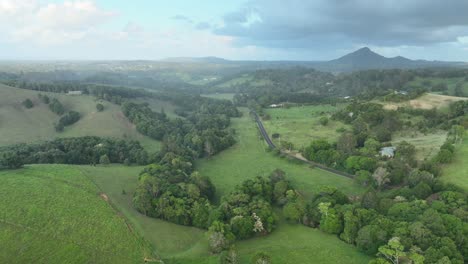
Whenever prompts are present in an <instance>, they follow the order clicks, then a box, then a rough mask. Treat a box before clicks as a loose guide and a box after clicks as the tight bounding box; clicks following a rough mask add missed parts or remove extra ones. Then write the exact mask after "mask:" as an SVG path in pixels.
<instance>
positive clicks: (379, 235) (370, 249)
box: [356, 225, 387, 255]
mask: <svg viewBox="0 0 468 264" xmlns="http://www.w3.org/2000/svg"><path fill="white" fill-rule="evenodd" d="M386 241H387V232H386V231H385V230H384V229H382V228H381V227H380V226H378V225H366V226H364V227H363V228H361V229H360V230H359V232H358V236H357V238H356V246H357V247H358V248H359V249H360V250H362V251H364V252H365V253H367V254H369V255H374V254H375V253H377V250H378V248H379V247H380V246H382V245H384V244H385V242H386Z"/></svg>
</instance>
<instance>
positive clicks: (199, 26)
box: [195, 22, 212, 30]
mask: <svg viewBox="0 0 468 264" xmlns="http://www.w3.org/2000/svg"><path fill="white" fill-rule="evenodd" d="M211 27H212V26H211V24H210V23H208V22H199V23H197V24H196V25H195V28H196V29H199V30H205V29H210V28H211Z"/></svg>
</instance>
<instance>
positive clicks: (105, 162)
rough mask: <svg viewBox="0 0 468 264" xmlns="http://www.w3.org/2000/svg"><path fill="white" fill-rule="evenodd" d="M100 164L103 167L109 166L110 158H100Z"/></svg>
mask: <svg viewBox="0 0 468 264" xmlns="http://www.w3.org/2000/svg"><path fill="white" fill-rule="evenodd" d="M99 163H100V164H102V165H108V164H109V163H110V160H109V157H108V156H107V155H105V154H104V155H102V156H101V157H100V158H99Z"/></svg>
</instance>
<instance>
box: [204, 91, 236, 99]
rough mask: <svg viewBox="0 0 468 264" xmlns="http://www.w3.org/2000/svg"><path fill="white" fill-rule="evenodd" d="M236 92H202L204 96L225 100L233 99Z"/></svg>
mask: <svg viewBox="0 0 468 264" xmlns="http://www.w3.org/2000/svg"><path fill="white" fill-rule="evenodd" d="M234 95H235V93H210V94H202V96H205V97H209V98H214V99H224V100H232V99H233V98H234Z"/></svg>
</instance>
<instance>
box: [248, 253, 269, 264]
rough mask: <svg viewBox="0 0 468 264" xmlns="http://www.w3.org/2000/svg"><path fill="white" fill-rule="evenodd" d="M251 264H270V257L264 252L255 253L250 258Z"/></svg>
mask: <svg viewBox="0 0 468 264" xmlns="http://www.w3.org/2000/svg"><path fill="white" fill-rule="evenodd" d="M252 264H271V257H270V256H269V255H268V254H266V253H265V252H257V253H256V254H255V255H254V256H253V257H252Z"/></svg>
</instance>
